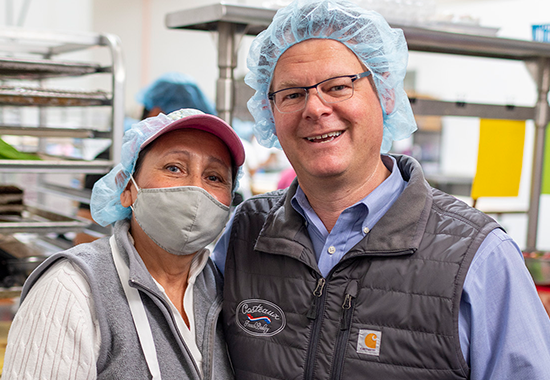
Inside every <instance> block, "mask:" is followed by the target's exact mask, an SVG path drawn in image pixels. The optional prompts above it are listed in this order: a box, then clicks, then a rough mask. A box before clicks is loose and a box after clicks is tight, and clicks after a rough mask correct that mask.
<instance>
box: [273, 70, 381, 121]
mask: <svg viewBox="0 0 550 380" xmlns="http://www.w3.org/2000/svg"><path fill="white" fill-rule="evenodd" d="M371 74H372V72H371V71H370V70H367V71H363V72H362V73H359V74H353V75H339V76H337V77H332V78H328V79H325V80H323V81H321V82H319V83H317V84H314V85H311V86H304V87H287V88H283V89H281V90H277V91H274V92H270V93H268V94H267V98H268V99H269V100H270V101H271V102H273V104H274V105H275V107H277V104H276V103H275V94H277V93H279V92H282V91H287V90H293V89H302V90H304V91H305V92H306V98H305V101H304V107H303V108H300V109H297V110H295V111H290V112H282V111H281V110H280V109H279V108H278V107H277V110H278V111H279V112H281V113H293V112H298V111H301V110H303V109H304V108H305V105H306V103H307V98H308V96H309V90H311V89H312V88H314V89H316V90H317V86H319V85H320V84H323V83H325V82H328V81H331V80H334V79H338V78H350V79H351V83H352V85H353V86H354V87H353V92H352V93H351V96H350V97H349V98H347V99H342V100H339V101H337V102H327V101H326V100H325V99H324V98H323V96H322V95H320V97H321V99H322V100H323V102H325V103H327V104H335V103H340V102H344V101H346V100H349V99H351V98H352V97H353V95H354V94H355V81H356V80H358V79H361V78H365V77H368V76H370V75H371ZM317 92H319V90H317Z"/></svg>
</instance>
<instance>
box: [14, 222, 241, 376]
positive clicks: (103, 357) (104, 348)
mask: <svg viewBox="0 0 550 380" xmlns="http://www.w3.org/2000/svg"><path fill="white" fill-rule="evenodd" d="M128 227H129V223H128V221H121V222H117V223H116V225H115V233H114V235H115V238H116V241H117V245H118V247H119V250H120V252H121V255H122V256H123V258H124V260H125V261H126V262H127V263H128V261H129V268H130V286H132V287H135V288H137V289H138V290H139V291H140V295H141V298H142V301H143V304H144V306H145V310H146V313H147V317H148V319H149V323H150V325H151V331H152V333H153V338H154V341H155V347H156V350H157V357H158V361H159V365H160V370H161V375H162V378H163V379H197V380H199V379H216V380H218V379H233V375H232V370H231V367H230V363H229V359H228V357H227V349H226V345H225V342H224V340H223V332H222V329H221V318H220V311H221V302H222V286H223V284H222V281H223V280H222V279H221V276H220V274H219V272H218V271H217V269H216V268H215V266H214V264H213V263H212V262H211V261H210V260H208V264H207V265H206V267H205V268H204V270H203V271H202V272H201V274H200V275H199V276H198V277H197V279H196V282H195V286H194V292H193V297H194V312H195V328H196V341H197V346H198V348H199V350H200V351H201V353H202V357H203V366H202V372H203V376H202V377H201V376H200V375H199V372H198V368H197V365H196V364H195V361H194V360H193V359H192V356H191V353H190V352H189V350H188V348H187V346H186V345H185V342H184V340H183V338H182V336H181V335H180V333H179V331H178V330H177V328H176V324H175V320H174V319H173V317H172V314H171V312H170V308H169V305H168V304H167V302H166V301H165V300H164V298H163V297H162V296H161V293H160V292H159V290H158V287H157V285H156V284H155V283H154V281H153V279H152V277H151V275H150V274H149V272H148V271H147V269H146V267H145V265H144V264H143V261H142V260H141V258H140V257H139V255H138V253H137V251H136V250H135V248H134V247H133V245H132V244H131V243H130V242H129V240H128V235H127V231H128ZM60 259H68V260H71V262H73V263H74V264H76V265H77V266H78V267H79V268H80V269H81V270H82V272H83V273H84V274H85V276H86V277H87V279H88V283H89V284H90V288H91V290H92V296H93V299H94V306H95V310H96V315H97V318H98V321H99V326H100V332H101V349H100V353H99V358H98V362H97V372H98V377H97V378H98V379H110V380H112V379H129V380H130V379H131V380H136V379H151V374H150V373H149V369H148V368H147V364H146V362H145V357H144V355H143V351H142V349H141V345H140V343H139V340H138V336H137V333H136V329H135V327H134V322H133V320H132V316H131V313H130V308H129V306H128V301H127V300H126V297H125V296H124V291H123V289H122V285H121V284H120V280H119V277H118V274H117V272H116V270H115V267H114V262H113V258H112V254H111V248H110V246H109V241H108V238H103V239H100V240H97V241H95V242H93V243H90V244H81V245H78V246H76V247H74V248H71V249H70V250H67V251H64V252H60V253H58V254H56V255H54V256H52V257H50V258H48V260H46V261H45V262H44V263H43V264H42V265H41V266H40V267H39V268H37V270H36V271H35V272H33V273H32V274H31V276H30V277H29V279H28V280H27V282H26V283H25V286H24V289H23V293H22V296H21V300H22V302H24V298H25V296H26V294H27V293H28V291H29V290H30V288H31V287H32V286H33V284H34V283H35V282H36V280H37V279H38V278H39V277H40V275H41V274H42V273H44V272H45V271H46V270H47V269H48V268H49V267H50V266H51V265H52V264H54V263H55V262H56V261H57V260H60ZM218 320H219V321H218Z"/></svg>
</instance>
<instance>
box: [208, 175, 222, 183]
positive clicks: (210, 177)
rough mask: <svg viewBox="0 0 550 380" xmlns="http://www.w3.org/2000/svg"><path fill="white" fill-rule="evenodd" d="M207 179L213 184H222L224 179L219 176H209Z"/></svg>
mask: <svg viewBox="0 0 550 380" xmlns="http://www.w3.org/2000/svg"><path fill="white" fill-rule="evenodd" d="M207 178H208V180H209V181H212V182H222V179H221V178H220V177H218V176H217V175H209V176H208V177H207Z"/></svg>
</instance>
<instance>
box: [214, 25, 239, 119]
mask: <svg viewBox="0 0 550 380" xmlns="http://www.w3.org/2000/svg"><path fill="white" fill-rule="evenodd" d="M236 33H237V26H236V25H235V24H232V23H229V22H223V21H220V22H218V67H219V69H220V75H219V77H218V81H217V86H216V109H217V111H218V116H219V117H220V118H222V119H223V120H225V121H226V122H227V123H229V124H231V121H232V119H233V105H234V103H235V100H234V99H235V86H234V78H233V70H234V69H235V67H237V58H236V49H237V46H236V44H235V35H236Z"/></svg>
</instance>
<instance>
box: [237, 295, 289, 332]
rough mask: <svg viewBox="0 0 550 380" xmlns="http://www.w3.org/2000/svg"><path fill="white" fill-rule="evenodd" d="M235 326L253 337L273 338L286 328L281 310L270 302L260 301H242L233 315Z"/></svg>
mask: <svg viewBox="0 0 550 380" xmlns="http://www.w3.org/2000/svg"><path fill="white" fill-rule="evenodd" d="M235 319H236V321H237V325H239V327H240V328H241V329H243V330H244V331H245V332H247V333H248V334H250V335H254V336H266V337H268V336H273V335H276V334H278V333H280V332H281V331H283V329H284V328H285V326H286V317H285V314H284V313H283V310H282V309H281V308H280V307H279V306H277V305H275V304H274V303H272V302H269V301H266V300H260V299H249V300H244V301H242V302H241V303H240V304H239V306H237V310H236V313H235Z"/></svg>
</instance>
